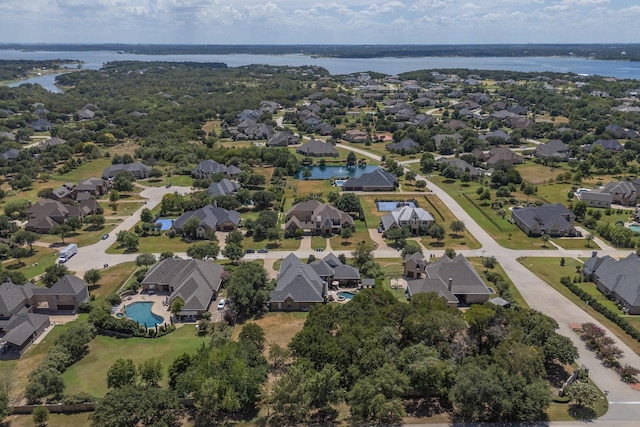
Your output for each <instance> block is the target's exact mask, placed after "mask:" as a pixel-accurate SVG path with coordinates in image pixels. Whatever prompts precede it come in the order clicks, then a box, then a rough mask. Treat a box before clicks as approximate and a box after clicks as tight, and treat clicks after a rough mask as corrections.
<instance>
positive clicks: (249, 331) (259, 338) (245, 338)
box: [238, 323, 265, 352]
mask: <svg viewBox="0 0 640 427" xmlns="http://www.w3.org/2000/svg"><path fill="white" fill-rule="evenodd" d="M238 339H239V340H240V342H242V343H251V344H252V345H255V346H256V348H257V349H258V350H259V351H260V352H262V351H263V350H264V344H265V339H264V329H262V327H261V326H260V325H258V324H256V323H247V324H246V325H244V326H243V327H242V330H241V331H240V335H239V336H238Z"/></svg>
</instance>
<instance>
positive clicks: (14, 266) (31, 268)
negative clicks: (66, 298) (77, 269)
mask: <svg viewBox="0 0 640 427" xmlns="http://www.w3.org/2000/svg"><path fill="white" fill-rule="evenodd" d="M33 250H34V252H35V253H34V254H33V255H32V256H30V257H28V258H23V259H21V260H20V261H21V263H22V267H19V266H18V261H17V260H16V259H10V260H7V261H5V262H3V263H2V266H3V267H4V268H6V269H7V270H18V271H20V272H22V274H24V275H25V277H26V278H27V279H33V278H34V277H36V276H39V275H40V274H42V273H44V270H45V269H46V268H47V267H49V266H51V265H53V264H55V262H56V258H57V256H58V250H57V249H53V248H43V247H40V246H34V247H33Z"/></svg>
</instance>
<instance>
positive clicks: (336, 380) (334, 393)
mask: <svg viewBox="0 0 640 427" xmlns="http://www.w3.org/2000/svg"><path fill="white" fill-rule="evenodd" d="M341 379H342V376H341V374H340V372H339V371H338V370H337V369H336V368H335V366H333V365H331V364H328V365H325V366H323V368H322V370H320V372H316V373H315V374H314V375H312V376H311V377H309V379H308V386H307V388H308V389H309V391H310V393H311V407H312V408H315V409H317V410H318V411H319V413H320V423H321V424H324V421H325V417H326V414H327V413H328V412H329V411H330V410H331V405H336V404H338V403H340V402H342V400H343V399H344V389H343V388H342V386H341Z"/></svg>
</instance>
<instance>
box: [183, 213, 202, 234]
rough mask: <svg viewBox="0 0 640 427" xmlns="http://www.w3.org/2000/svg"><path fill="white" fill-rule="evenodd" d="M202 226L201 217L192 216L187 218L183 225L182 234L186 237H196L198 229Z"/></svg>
mask: <svg viewBox="0 0 640 427" xmlns="http://www.w3.org/2000/svg"><path fill="white" fill-rule="evenodd" d="M199 226H200V218H198V217H196V216H192V217H190V218H189V219H187V220H186V221H185V222H184V224H183V225H182V234H183V235H184V236H185V237H189V238H194V237H195V236H196V230H197V229H198V227H199Z"/></svg>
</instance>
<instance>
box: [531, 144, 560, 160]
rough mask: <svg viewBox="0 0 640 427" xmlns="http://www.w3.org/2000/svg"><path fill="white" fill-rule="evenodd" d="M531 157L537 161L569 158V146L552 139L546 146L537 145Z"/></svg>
mask: <svg viewBox="0 0 640 427" xmlns="http://www.w3.org/2000/svg"><path fill="white" fill-rule="evenodd" d="M533 155H534V156H536V157H537V158H539V159H559V160H567V159H568V158H569V146H568V145H567V144H565V143H564V142H562V141H561V140H559V139H552V140H551V141H549V142H547V143H546V144H538V146H537V147H536V149H535V150H533Z"/></svg>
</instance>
